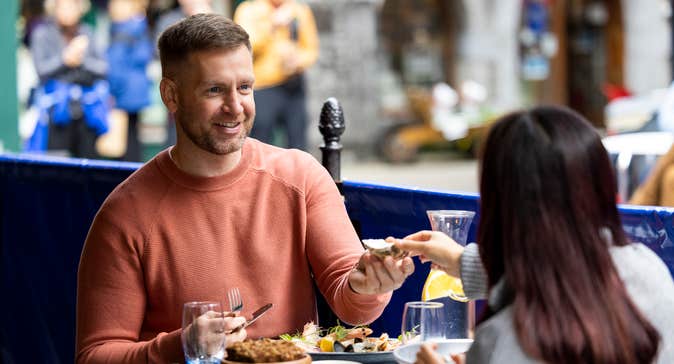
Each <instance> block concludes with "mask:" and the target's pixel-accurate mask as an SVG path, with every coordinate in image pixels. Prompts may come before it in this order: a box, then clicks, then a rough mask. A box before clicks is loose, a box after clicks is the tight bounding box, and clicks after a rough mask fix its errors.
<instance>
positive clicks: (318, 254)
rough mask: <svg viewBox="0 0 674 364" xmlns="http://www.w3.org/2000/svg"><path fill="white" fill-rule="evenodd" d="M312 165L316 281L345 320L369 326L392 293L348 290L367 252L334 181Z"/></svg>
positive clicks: (310, 248) (310, 217)
mask: <svg viewBox="0 0 674 364" xmlns="http://www.w3.org/2000/svg"><path fill="white" fill-rule="evenodd" d="M309 163H311V165H310V166H307V170H309V171H311V172H309V173H310V176H309V178H308V181H309V182H308V184H309V186H308V187H307V194H306V204H307V235H306V250H307V255H308V259H309V263H310V264H311V268H312V270H313V273H314V279H315V280H316V283H317V285H318V287H319V289H320V291H321V292H322V293H323V296H324V297H325V298H326V301H327V302H328V304H329V305H330V307H331V308H332V310H333V311H334V312H335V313H336V314H337V316H339V318H340V319H341V320H342V321H344V322H346V323H349V324H352V325H358V324H367V323H370V322H372V321H374V320H375V319H376V318H377V317H379V315H381V313H382V311H383V310H384V308H385V307H386V305H387V304H388V302H389V300H390V299H391V293H387V294H381V295H361V294H358V293H356V292H354V291H353V290H352V289H351V288H350V287H349V284H348V276H349V274H350V272H351V270H352V269H353V268H354V266H355V265H356V263H357V262H358V260H359V259H360V256H361V255H362V254H363V252H364V249H363V247H362V245H361V244H360V240H359V239H358V236H357V235H356V232H355V230H354V228H353V225H352V224H351V221H350V220H349V216H348V215H347V213H346V208H345V206H344V201H343V198H342V196H341V195H340V194H339V191H338V190H337V187H336V186H335V183H334V181H333V180H332V178H331V177H330V175H329V174H328V172H327V171H326V170H325V169H324V168H323V167H322V166H321V165H319V164H318V162H316V161H315V160H313V158H312V161H311V162H309Z"/></svg>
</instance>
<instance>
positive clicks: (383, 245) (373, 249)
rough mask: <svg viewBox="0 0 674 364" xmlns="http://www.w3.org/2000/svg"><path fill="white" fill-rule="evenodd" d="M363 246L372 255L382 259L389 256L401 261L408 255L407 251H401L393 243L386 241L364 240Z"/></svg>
mask: <svg viewBox="0 0 674 364" xmlns="http://www.w3.org/2000/svg"><path fill="white" fill-rule="evenodd" d="M363 245H364V246H365V248H366V249H367V250H369V251H370V253H372V254H373V255H376V256H378V257H380V258H382V259H383V258H385V257H387V256H391V257H393V259H401V258H404V257H406V256H407V255H408V253H407V252H406V251H404V250H400V249H399V248H398V247H396V246H395V245H394V244H393V243H389V242H387V241H386V240H384V239H363Z"/></svg>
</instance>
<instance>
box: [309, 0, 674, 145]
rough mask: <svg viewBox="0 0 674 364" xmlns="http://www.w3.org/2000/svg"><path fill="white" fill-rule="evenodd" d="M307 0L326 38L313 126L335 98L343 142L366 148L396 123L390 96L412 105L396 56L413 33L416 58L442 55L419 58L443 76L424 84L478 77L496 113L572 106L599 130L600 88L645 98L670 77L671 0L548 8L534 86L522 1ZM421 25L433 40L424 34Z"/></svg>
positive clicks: (312, 74) (314, 75)
mask: <svg viewBox="0 0 674 364" xmlns="http://www.w3.org/2000/svg"><path fill="white" fill-rule="evenodd" d="M306 1H307V2H308V3H309V4H310V6H311V7H312V9H313V10H314V12H315V14H316V19H317V23H318V27H319V33H320V40H321V49H320V50H321V54H320V57H319V61H318V63H317V64H316V65H315V66H314V67H312V68H311V69H310V71H309V72H308V81H309V83H310V86H309V93H310V97H309V113H310V116H311V117H312V125H311V128H312V130H316V124H317V122H318V120H317V118H318V115H319V111H320V107H321V104H322V102H323V100H325V99H326V98H327V97H330V96H335V97H337V98H338V99H339V100H340V102H341V103H342V105H343V107H344V111H345V116H346V122H347V129H346V132H345V134H344V136H343V141H344V143H345V144H346V145H347V146H348V147H349V148H351V149H357V150H361V151H364V152H368V151H371V150H372V147H373V146H374V144H375V143H376V142H377V139H378V138H379V137H380V135H381V133H382V132H383V130H385V129H386V128H387V127H389V126H390V125H391V124H392V123H393V122H394V121H392V119H391V116H390V115H389V114H387V113H386V112H385V111H386V110H385V109H386V106H387V104H388V103H389V102H390V100H391V99H393V100H396V101H394V102H393V103H396V102H397V103H399V104H400V103H404V102H405V97H404V94H401V92H403V91H404V88H405V87H406V86H407V84H408V82H407V81H408V80H406V79H405V77H404V75H401V66H400V64H398V65H397V68H396V65H395V64H396V57H395V53H396V49H397V50H398V51H400V49H399V48H401V47H404V46H406V45H410V44H413V43H414V42H412V43H406V42H410V39H414V38H415V37H416V38H419V39H421V40H422V42H421V43H423V44H430V45H431V46H430V47H427V48H426V49H425V50H423V49H422V48H418V49H417V50H416V51H415V52H416V53H417V54H418V53H419V52H426V53H433V52H435V56H436V57H437V58H439V59H437V60H435V61H433V60H431V58H432V57H427V59H425V60H424V59H423V57H417V58H419V59H417V60H416V63H417V64H418V65H421V66H420V67H426V68H428V69H437V70H439V71H438V72H435V73H437V75H435V79H429V80H427V81H429V82H430V81H445V82H448V83H449V84H450V85H455V84H458V83H459V82H461V81H462V80H467V79H470V80H475V81H477V82H479V83H481V84H482V85H484V86H485V87H486V89H487V90H488V102H489V103H490V105H491V106H492V107H493V108H494V109H496V110H509V109H513V108H517V107H521V106H525V105H531V104H535V103H541V102H544V103H558V104H567V105H570V106H572V107H574V108H576V109H578V110H579V111H580V112H581V113H584V114H586V116H587V117H589V118H591V119H592V120H593V121H595V122H596V123H597V125H598V126H601V125H602V122H603V120H601V118H602V116H601V115H600V114H599V113H601V111H602V109H603V107H604V105H605V103H606V99H605V96H604V95H603V93H602V92H603V90H602V86H603V85H605V84H608V83H611V84H617V85H619V86H621V87H624V88H626V89H628V90H630V91H631V92H634V93H643V92H647V91H649V90H653V89H656V88H661V87H666V86H667V85H668V84H669V83H670V81H671V74H670V64H671V63H670V55H671V40H670V36H671V35H670V34H671V32H670V25H669V14H670V12H671V11H670V8H669V2H667V1H664V0H640V1H636V0H622V1H621V0H604V1H599V0H595V1H589V0H584V1H574V2H562V1H559V2H558V1H556V2H551V4H554V5H551V6H552V7H551V8H550V9H549V11H550V14H549V18H550V19H549V24H548V26H549V30H550V32H551V33H552V34H554V36H555V40H556V43H555V46H556V48H557V49H556V51H555V54H554V55H552V56H551V57H550V59H549V70H548V74H547V76H546V78H544V79H541V80H533V81H532V80H525V79H523V76H522V54H523V53H522V43H521V30H522V27H523V22H524V21H525V19H524V18H523V17H525V15H524V12H525V9H524V7H523V5H522V4H523V2H522V1H516V0H499V1H495V0H470V1H461V0H436V1H433V0H405V1H403V0H331V1H322V0H306ZM532 1H533V2H535V0H532ZM593 17H594V18H593ZM415 27H416V28H415ZM418 29H422V30H423V31H424V32H427V33H428V34H426V35H423V36H422V37H419V36H418V34H417V33H418V32H417V31H416V30H418ZM387 32H388V33H387ZM433 32H435V33H433ZM391 34H393V36H392V35H391ZM438 34H439V37H438ZM398 39H399V41H398ZM419 39H416V40H415V41H418V40H419ZM429 40H430V41H429ZM588 41H591V43H589V44H588V43H587V42H588ZM424 42H426V43H424ZM583 42H585V43H583ZM588 45H589V48H583V47H584V46H585V47H587V46H588ZM588 49H589V51H588ZM583 52H585V53H583ZM408 53H409V52H408ZM412 54H414V52H412ZM398 63H400V62H399V60H398ZM403 73H404V72H403ZM430 73H433V72H430ZM431 78H432V77H431ZM579 80H580V83H579ZM395 89H398V90H397V91H396V90H395ZM401 90H403V91H401ZM583 93H584V95H583ZM579 95H580V96H586V97H584V98H583V97H578V96H579ZM579 98H580V99H581V102H579V101H578V99H579ZM310 135H311V138H312V140H311V141H310V145H318V144H320V136H319V134H318V133H317V132H313V131H312V132H311V133H310Z"/></svg>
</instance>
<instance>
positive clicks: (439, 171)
mask: <svg viewBox="0 0 674 364" xmlns="http://www.w3.org/2000/svg"><path fill="white" fill-rule="evenodd" d="M341 169H342V171H341V172H342V179H343V180H350V181H358V182H374V183H377V184H384V185H392V186H401V187H411V188H421V189H432V190H441V191H448V192H472V193H477V192H478V189H479V183H478V163H477V160H476V159H473V158H468V157H466V156H465V155H462V154H456V153H453V152H450V151H442V152H425V153H422V154H421V155H420V157H419V160H418V161H417V162H414V163H409V164H390V163H385V162H381V161H378V160H365V161H362V160H357V159H356V158H354V157H352V156H349V155H343V156H342V168H341Z"/></svg>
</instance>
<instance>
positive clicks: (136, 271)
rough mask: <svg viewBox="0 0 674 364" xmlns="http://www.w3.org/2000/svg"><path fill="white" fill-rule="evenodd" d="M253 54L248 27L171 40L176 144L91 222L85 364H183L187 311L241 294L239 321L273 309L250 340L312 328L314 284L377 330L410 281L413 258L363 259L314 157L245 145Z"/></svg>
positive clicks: (340, 310) (168, 75)
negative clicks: (192, 304)
mask: <svg viewBox="0 0 674 364" xmlns="http://www.w3.org/2000/svg"><path fill="white" fill-rule="evenodd" d="M250 49H251V48H250V43H249V40H248V35H247V33H246V32H245V31H244V30H243V29H242V28H241V27H240V26H238V25H236V24H234V23H233V22H231V21H230V20H228V19H226V18H224V17H222V16H219V15H214V14H198V15H195V16H191V17H189V18H187V19H186V20H183V21H181V22H179V23H177V24H176V25H174V26H172V27H170V28H169V29H167V30H166V31H165V32H164V34H162V36H161V38H160V40H159V51H160V59H161V63H162V77H163V78H162V81H161V84H160V91H161V95H162V100H163V102H164V104H165V105H166V107H167V109H168V110H169V112H170V113H171V114H172V115H173V116H174V117H175V120H176V125H177V142H176V145H175V146H173V147H172V148H169V149H167V150H165V151H163V152H161V153H160V154H159V155H157V156H156V157H155V158H154V159H153V160H151V161H149V162H148V163H147V164H146V165H144V166H143V167H142V168H140V169H139V170H138V171H136V172H135V173H134V174H133V175H131V176H130V177H129V178H128V179H127V180H126V181H124V182H123V183H122V184H120V185H119V186H118V187H117V188H116V189H115V190H114V191H113V192H112V193H111V195H110V196H109V197H108V199H107V200H106V201H105V203H104V204H103V206H102V207H101V209H100V211H99V212H98V214H97V215H96V218H95V219H94V222H93V224H92V226H91V229H90V231H89V235H88V236H87V240H86V243H85V246H84V249H83V252H82V257H81V261H80V268H79V272H78V302H77V361H78V362H88V361H95V362H114V363H124V362H129V363H131V362H133V363H138V362H147V361H149V362H153V363H154V362H174V361H182V359H183V357H182V350H181V346H180V326H181V308H182V305H183V304H184V303H185V302H188V301H205V300H223V299H224V297H225V295H226V292H227V290H229V289H230V288H233V287H238V288H239V289H240V291H241V294H242V296H243V298H244V299H243V301H244V308H243V314H244V315H250V313H251V312H252V311H253V310H255V309H256V308H258V307H260V306H262V305H263V304H266V303H273V304H274V308H273V309H272V310H271V311H269V312H268V313H267V314H266V315H265V316H263V317H262V318H260V319H259V320H258V321H256V322H255V324H254V325H252V326H250V327H249V328H248V329H247V334H248V335H249V336H251V337H266V336H277V335H279V334H282V333H286V332H295V331H297V330H299V329H301V328H302V326H303V325H304V324H305V323H306V322H308V321H312V320H316V318H317V314H316V306H315V293H314V289H313V282H314V281H315V283H316V285H317V286H318V287H319V289H320V290H321V292H322V293H323V295H324V296H325V297H326V299H327V301H328V302H329V304H330V305H331V307H332V309H333V310H334V311H335V313H336V314H337V315H338V316H339V317H340V318H341V319H342V320H344V321H345V322H348V323H352V324H362V323H368V322H371V321H372V320H374V319H375V318H376V317H377V316H379V315H380V313H381V312H382V310H383V309H384V307H385V306H386V304H387V303H388V300H389V299H390V291H392V290H393V289H396V288H398V287H399V286H400V285H401V284H402V282H403V281H404V279H405V278H406V277H407V276H408V275H410V274H411V273H412V271H413V270H414V266H413V263H412V261H411V260H410V259H409V258H405V259H403V260H399V261H394V260H392V259H391V258H390V257H389V258H387V259H386V260H384V261H381V260H379V259H378V258H376V257H374V256H371V255H370V254H363V249H362V247H361V246H360V244H359V241H358V237H357V236H356V234H355V232H354V230H353V227H352V226H351V224H350V221H349V219H348V216H347V214H346V210H345V208H344V204H343V202H342V199H341V196H340V195H339V193H338V191H337V189H336V186H335V185H334V183H333V181H332V180H331V178H330V176H329V175H328V173H327V172H326V171H325V169H324V168H323V167H322V166H321V165H320V164H318V163H317V162H316V161H315V160H314V159H313V158H312V157H311V156H310V155H308V154H306V153H303V152H300V151H297V150H285V149H280V148H276V147H272V146H269V145H266V144H263V143H261V142H259V141H257V140H255V139H251V138H247V135H248V133H249V132H250V129H251V128H252V126H253V119H254V117H255V103H254V100H253V85H254V81H255V79H254V76H253V66H252V58H251V57H252V54H251V50H250ZM260 106H261V107H264V105H260ZM359 263H362V264H363V266H364V270H363V271H361V270H359V269H355V268H354V267H356V266H357V265H358V264H359ZM237 319H239V318H237ZM230 321H233V320H230ZM233 326H236V323H235V322H228V327H233ZM245 334H246V333H244V334H243V335H233V336H230V337H228V342H230V343H231V342H233V341H237V340H241V339H243V337H245Z"/></svg>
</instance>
